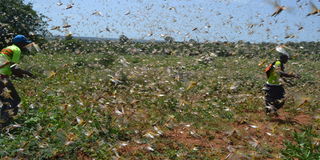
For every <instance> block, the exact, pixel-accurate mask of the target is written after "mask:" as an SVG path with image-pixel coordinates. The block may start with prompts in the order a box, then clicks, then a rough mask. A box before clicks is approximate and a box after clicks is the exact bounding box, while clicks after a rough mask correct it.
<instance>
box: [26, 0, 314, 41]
mask: <svg viewBox="0 0 320 160" xmlns="http://www.w3.org/2000/svg"><path fill="white" fill-rule="evenodd" d="M24 2H25V3H32V4H33V9H34V10H36V11H37V12H39V13H41V14H43V15H45V16H47V17H48V18H49V19H50V20H49V22H48V24H49V26H48V29H49V30H50V32H51V33H52V34H53V35H65V34H67V33H72V34H73V35H74V36H83V37H99V38H119V36H120V35H122V34H123V35H126V36H127V37H129V38H132V39H145V40H163V38H164V37H165V36H171V37H173V38H174V39H175V40H177V41H188V40H190V39H194V40H198V41H239V40H242V41H248V42H277V43H285V42H287V41H293V42H299V41H319V40H320V38H319V37H320V14H318V15H311V16H306V15H307V14H308V13H310V12H311V11H312V9H311V5H310V2H312V3H314V4H315V5H316V6H317V7H318V8H320V0H311V1H309V0H281V1H280V0H278V3H279V4H280V5H281V6H285V7H287V8H288V9H286V10H284V11H282V12H281V13H280V14H279V15H277V16H271V15H272V13H274V12H275V10H276V8H275V5H274V2H275V1H274V0H24ZM71 4H72V8H69V9H67V8H68V5H71ZM65 24H69V25H71V27H70V28H67V29H64V28H61V29H60V31H59V30H51V28H53V27H55V26H60V27H62V26H63V25H65Z"/></svg>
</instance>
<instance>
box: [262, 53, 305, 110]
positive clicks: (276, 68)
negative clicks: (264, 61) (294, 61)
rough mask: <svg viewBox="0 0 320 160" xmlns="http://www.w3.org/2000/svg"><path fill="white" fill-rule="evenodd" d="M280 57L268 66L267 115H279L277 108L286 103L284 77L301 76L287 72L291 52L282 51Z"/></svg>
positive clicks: (266, 85) (265, 90) (266, 88)
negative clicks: (286, 65)
mask: <svg viewBox="0 0 320 160" xmlns="http://www.w3.org/2000/svg"><path fill="white" fill-rule="evenodd" d="M280 53H281V55H280V59H279V60H276V61H275V62H273V63H272V64H270V65H269V67H267V68H266V74H267V82H266V84H265V86H264V87H263V90H264V92H265V111H266V114H267V115H275V116H278V113H277V110H279V109H280V108H281V107H283V105H284V103H285V90H284V88H283V82H285V79H283V78H284V77H293V78H300V76H299V75H296V74H293V73H286V72H285V71H284V69H285V67H284V64H286V63H287V62H288V59H289V54H288V53H287V52H280Z"/></svg>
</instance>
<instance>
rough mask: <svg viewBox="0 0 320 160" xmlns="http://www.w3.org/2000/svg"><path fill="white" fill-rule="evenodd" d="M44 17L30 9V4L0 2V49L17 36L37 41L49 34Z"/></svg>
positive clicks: (9, 0) (12, 1)
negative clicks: (21, 35)
mask: <svg viewBox="0 0 320 160" xmlns="http://www.w3.org/2000/svg"><path fill="white" fill-rule="evenodd" d="M45 18H46V17H45V16H44V15H42V14H38V13H37V12H36V11H34V10H33V9H32V4H31V3H28V4H25V3H23V0H0V47H1V48H2V47H4V46H5V45H7V44H8V43H10V42H11V38H12V37H13V36H14V35H17V34H23V35H26V36H28V38H30V39H32V40H34V41H38V40H39V39H41V38H43V36H44V35H47V34H49V32H48V31H47V29H46V27H47V23H46V21H45Z"/></svg>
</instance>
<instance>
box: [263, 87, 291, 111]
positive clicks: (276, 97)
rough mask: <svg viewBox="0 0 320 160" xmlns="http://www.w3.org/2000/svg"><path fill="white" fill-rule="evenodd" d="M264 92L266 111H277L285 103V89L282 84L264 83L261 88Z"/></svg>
mask: <svg viewBox="0 0 320 160" xmlns="http://www.w3.org/2000/svg"><path fill="white" fill-rule="evenodd" d="M263 90H264V92H265V107H266V112H267V113H268V112H271V111H277V110H278V109H280V108H281V107H283V105H284V103H285V96H284V95H285V93H286V92H285V90H284V88H283V86H282V85H279V86H277V85H269V84H266V85H265V86H264V88H263Z"/></svg>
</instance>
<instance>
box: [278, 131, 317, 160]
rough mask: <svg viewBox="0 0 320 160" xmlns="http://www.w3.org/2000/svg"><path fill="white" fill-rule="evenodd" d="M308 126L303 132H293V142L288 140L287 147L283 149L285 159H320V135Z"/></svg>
mask: <svg viewBox="0 0 320 160" xmlns="http://www.w3.org/2000/svg"><path fill="white" fill-rule="evenodd" d="M314 132H315V131H314V130H313V129H312V128H311V127H308V128H306V129H304V131H302V132H300V133H299V132H294V133H293V140H294V141H293V142H290V141H286V142H285V146H286V148H285V149H283V150H282V151H281V153H282V155H283V158H284V159H285V160H293V159H299V160H311V159H314V160H316V159H320V144H319V138H320V135H319V134H316V133H314Z"/></svg>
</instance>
